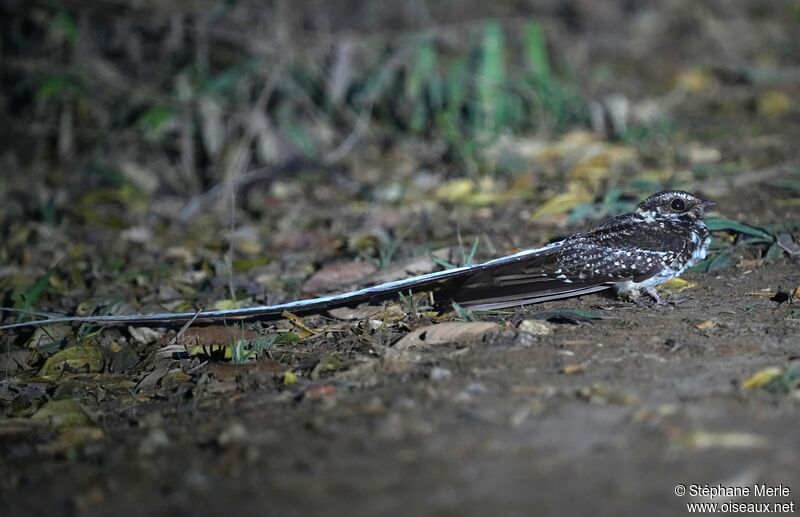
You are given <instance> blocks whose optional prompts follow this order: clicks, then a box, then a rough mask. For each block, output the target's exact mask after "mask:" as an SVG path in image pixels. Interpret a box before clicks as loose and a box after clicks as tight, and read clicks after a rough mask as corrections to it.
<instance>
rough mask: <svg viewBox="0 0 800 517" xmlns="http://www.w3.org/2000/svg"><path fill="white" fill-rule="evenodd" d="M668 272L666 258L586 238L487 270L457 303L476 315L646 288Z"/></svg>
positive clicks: (471, 280) (469, 280)
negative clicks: (635, 285)
mask: <svg viewBox="0 0 800 517" xmlns="http://www.w3.org/2000/svg"><path fill="white" fill-rule="evenodd" d="M663 267H664V264H663V262H662V260H661V255H660V252H658V251H655V250H652V251H651V250H633V249H630V248H623V247H614V248H611V247H608V246H604V245H598V244H595V243H592V242H589V241H587V240H586V239H585V238H584V237H582V236H581V237H577V238H575V239H568V240H566V241H564V242H563V243H562V244H561V245H559V246H558V247H555V248H553V249H550V250H548V252H546V253H540V254H537V255H533V256H530V257H526V258H523V259H521V260H519V261H516V262H513V263H503V264H497V265H494V266H488V267H484V268H483V269H482V270H481V271H478V272H476V273H475V274H473V275H471V276H468V277H466V278H465V279H464V281H463V282H462V283H461V284H460V285H459V286H458V290H457V291H455V292H450V291H445V292H444V293H443V294H445V295H448V296H449V298H447V299H441V297H440V303H444V302H446V301H453V302H456V303H457V304H459V305H461V306H464V307H468V308H473V309H501V308H506V307H515V306H518V305H527V304H531V303H539V302H544V301H548V300H556V299H559V298H569V297H573V296H581V295H584V294H588V293H594V292H597V291H602V290H605V289H609V288H610V287H613V286H614V285H615V284H618V283H623V282H627V281H632V282H641V281H643V280H645V279H647V278H650V277H652V276H653V275H656V274H658V272H659V271H661V270H662V269H663Z"/></svg>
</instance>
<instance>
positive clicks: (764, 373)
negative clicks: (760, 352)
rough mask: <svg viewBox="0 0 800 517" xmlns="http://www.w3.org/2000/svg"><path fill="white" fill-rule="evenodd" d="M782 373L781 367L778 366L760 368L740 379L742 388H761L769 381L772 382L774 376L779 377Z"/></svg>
mask: <svg viewBox="0 0 800 517" xmlns="http://www.w3.org/2000/svg"><path fill="white" fill-rule="evenodd" d="M781 374H783V368H779V367H777V366H770V367H767V368H762V369H761V370H759V371H757V372H756V373H754V374H753V375H751V376H750V377H748V378H747V379H745V380H744V381H742V388H745V389H757V388H763V387H764V386H766V385H767V384H769V383H770V382H772V381H773V380H774V379H775V378H777V377H780V376H781Z"/></svg>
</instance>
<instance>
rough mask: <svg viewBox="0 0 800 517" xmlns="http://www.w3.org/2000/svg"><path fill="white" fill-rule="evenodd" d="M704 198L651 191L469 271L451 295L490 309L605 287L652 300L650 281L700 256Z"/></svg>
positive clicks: (704, 246)
mask: <svg viewBox="0 0 800 517" xmlns="http://www.w3.org/2000/svg"><path fill="white" fill-rule="evenodd" d="M710 205H711V203H710V202H708V201H704V200H702V199H700V198H698V197H695V196H693V195H691V194H689V193H687V192H682V191H669V192H661V193H659V194H655V195H653V196H650V197H649V198H647V199H645V200H644V201H642V202H641V203H639V205H637V207H636V209H635V210H634V211H633V212H631V213H628V214H624V215H620V216H617V217H614V218H612V219H609V220H608V221H606V222H605V223H604V224H602V225H600V226H597V227H595V228H593V229H591V230H589V231H587V232H583V233H578V234H575V235H572V236H571V237H568V238H566V239H564V240H563V241H560V242H557V243H555V244H554V245H551V246H548V247H546V248H543V249H541V250H540V251H539V252H534V253H531V254H529V255H527V256H523V257H520V258H519V259H518V260H516V261H513V262H508V263H505V264H502V265H497V266H495V267H490V268H486V269H484V270H483V271H480V272H477V273H475V274H474V275H472V276H470V277H468V278H466V279H465V281H464V282H463V283H462V284H461V285H459V286H458V287H457V289H456V290H451V291H450V293H451V294H452V299H453V301H455V302H457V303H459V304H460V305H463V306H468V307H475V308H482V309H492V308H502V307H509V306H514V305H523V304H528V303H536V302H542V301H546V300H553V299H558V298H566V297H571V296H580V295H582V294H587V293H591V292H596V291H601V290H605V289H609V288H613V289H615V290H616V291H617V293H618V294H619V295H621V296H623V297H626V298H636V297H637V296H638V295H639V294H640V293H641V292H644V293H646V294H648V295H649V296H651V297H653V298H654V299H656V300H657V301H660V299H659V298H658V295H657V294H656V292H655V290H654V289H653V287H655V286H656V285H658V284H660V283H662V282H665V281H667V280H670V279H672V278H675V277H677V276H679V275H680V274H682V273H683V272H684V271H685V270H686V268H688V267H691V266H692V265H693V264H694V263H696V262H697V261H698V260H702V259H703V258H705V256H706V251H707V249H708V244H709V242H710V236H709V232H708V229H707V228H706V226H705V224H704V223H703V215H704V210H705V208H706V207H708V206H710ZM450 293H448V294H450Z"/></svg>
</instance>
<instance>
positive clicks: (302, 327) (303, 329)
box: [281, 311, 319, 339]
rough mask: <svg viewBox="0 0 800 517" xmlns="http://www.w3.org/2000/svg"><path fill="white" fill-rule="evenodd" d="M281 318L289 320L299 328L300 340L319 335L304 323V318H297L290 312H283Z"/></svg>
mask: <svg viewBox="0 0 800 517" xmlns="http://www.w3.org/2000/svg"><path fill="white" fill-rule="evenodd" d="M281 316H282V317H284V318H286V319H287V320H289V321H291V322H292V324H293V325H294V326H295V327H297V330H299V332H298V333H297V335H298V336H300V339H305V338H307V337H310V336H314V335H316V334H318V333H319V332H318V331H316V330H314V329H312V328H311V327H309V326H307V325H306V324H305V323H304V322H303V318H301V317H300V316H297V315H295V314H292V313H291V312H289V311H283V312H282V313H281Z"/></svg>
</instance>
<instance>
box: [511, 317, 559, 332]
mask: <svg viewBox="0 0 800 517" xmlns="http://www.w3.org/2000/svg"><path fill="white" fill-rule="evenodd" d="M554 326H555V325H553V324H552V323H548V322H546V321H544V320H524V321H523V322H522V323H520V324H519V329H520V330H521V331H523V332H527V333H528V334H533V335H534V336H546V335H548V334H552V333H553V327H554Z"/></svg>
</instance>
